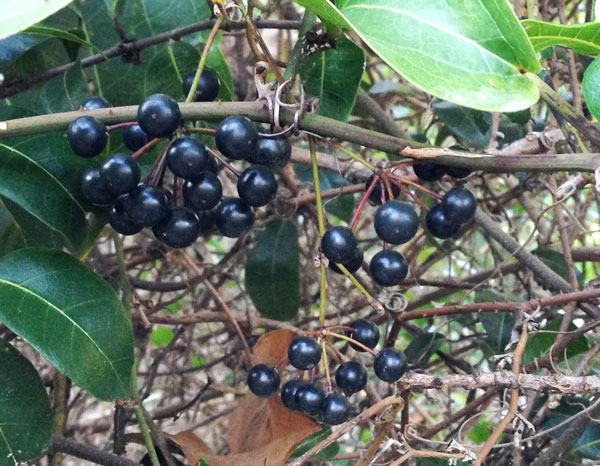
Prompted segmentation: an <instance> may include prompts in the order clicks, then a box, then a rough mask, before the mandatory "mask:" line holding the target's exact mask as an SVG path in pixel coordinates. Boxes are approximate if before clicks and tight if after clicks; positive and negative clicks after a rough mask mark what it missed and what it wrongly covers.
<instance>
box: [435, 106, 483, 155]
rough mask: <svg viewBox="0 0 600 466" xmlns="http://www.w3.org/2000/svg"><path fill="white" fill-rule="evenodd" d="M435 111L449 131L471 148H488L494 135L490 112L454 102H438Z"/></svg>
mask: <svg viewBox="0 0 600 466" xmlns="http://www.w3.org/2000/svg"><path fill="white" fill-rule="evenodd" d="M433 110H434V111H435V114H436V115H437V116H439V117H440V118H441V120H442V121H443V122H444V123H445V124H446V126H447V127H448V129H449V130H450V131H451V132H452V133H453V134H454V135H456V136H457V137H458V138H460V139H461V140H464V141H465V142H467V143H468V144H469V146H471V147H475V148H482V147H487V146H488V144H489V142H490V137H491V135H492V118H491V115H490V114H489V113H488V112H482V111H480V110H474V109H472V108H467V107H463V106H461V105H456V104H453V103H452V102H436V103H435V104H433Z"/></svg>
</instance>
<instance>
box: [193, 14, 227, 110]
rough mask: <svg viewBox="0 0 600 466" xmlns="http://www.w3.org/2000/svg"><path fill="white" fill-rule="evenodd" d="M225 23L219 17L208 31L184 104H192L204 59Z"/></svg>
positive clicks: (204, 63) (223, 19)
mask: <svg viewBox="0 0 600 466" xmlns="http://www.w3.org/2000/svg"><path fill="white" fill-rule="evenodd" d="M223 21H225V16H219V17H218V18H217V21H216V22H215V24H214V26H213V28H212V29H211V30H210V35H209V36H208V40H207V41H206V44H204V50H202V55H201V56H200V61H199V62H198V68H196V74H195V75H194V82H192V87H190V92H188V95H187V97H186V98H185V101H186V102H193V101H194V96H195V95H196V89H198V83H199V82H200V77H201V76H202V71H204V65H206V59H207V58H208V54H209V53H210V49H211V47H212V44H213V42H214V41H215V39H216V37H217V33H218V32H219V28H220V27H221V24H223Z"/></svg>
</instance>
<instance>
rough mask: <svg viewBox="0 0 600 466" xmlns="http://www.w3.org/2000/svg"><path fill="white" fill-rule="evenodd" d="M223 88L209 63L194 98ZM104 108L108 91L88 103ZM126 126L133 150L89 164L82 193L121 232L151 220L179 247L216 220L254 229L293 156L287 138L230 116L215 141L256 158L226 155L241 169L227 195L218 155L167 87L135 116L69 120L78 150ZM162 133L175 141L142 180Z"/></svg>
mask: <svg viewBox="0 0 600 466" xmlns="http://www.w3.org/2000/svg"><path fill="white" fill-rule="evenodd" d="M194 75H195V71H191V72H190V73H188V74H187V75H186V76H185V78H184V80H183V92H184V94H186V95H187V94H188V93H189V92H190V89H191V86H192V82H193V80H194ZM219 87H220V83H219V78H218V76H217V74H216V73H215V72H214V71H213V70H211V69H208V68H207V69H205V70H204V71H203V73H202V75H201V77H200V80H199V84H198V87H197V89H196V93H195V100H196V101H210V100H214V99H216V98H217V95H218V94H219ZM106 107H110V104H109V103H108V102H107V101H106V100H105V99H103V98H102V97H91V98H89V99H86V100H85V101H84V102H83V103H82V108H83V109H84V110H91V109H98V108H106ZM123 126H124V128H123V143H124V144H125V146H126V147H127V148H128V149H129V150H131V151H132V152H133V154H132V155H130V154H126V153H117V154H113V155H111V156H109V157H108V158H106V159H105V160H104V161H103V162H102V164H100V165H98V166H95V167H93V168H91V169H89V170H88V171H87V172H86V173H85V175H84V177H83V179H82V183H81V188H82V192H83V194H84V196H85V197H86V198H87V199H88V201H89V202H90V203H91V204H93V205H96V206H100V207H107V208H108V209H109V223H110V225H111V226H112V228H113V229H114V230H115V231H117V232H119V233H121V234H124V235H134V234H136V233H138V232H140V231H141V230H142V228H144V227H149V228H152V231H153V233H154V235H155V236H156V238H157V239H159V240H160V241H162V242H163V243H165V244H167V245H168V246H171V247H176V248H181V247H187V246H189V245H191V244H192V243H193V242H194V241H195V240H196V239H197V238H198V236H199V235H200V234H206V233H209V232H211V231H212V230H213V229H214V228H215V227H216V229H217V230H218V231H219V232H220V233H221V234H223V235H224V236H228V237H238V236H240V235H242V234H244V233H245V232H247V231H248V230H250V228H251V227H252V225H253V224H254V218H255V212H254V209H255V208H257V207H262V206H265V205H267V204H268V203H269V202H270V201H272V200H273V199H274V198H275V195H276V193H277V189H278V183H277V178H276V175H275V171H277V170H280V169H282V168H283V167H284V166H285V165H286V164H287V162H288V161H289V159H290V157H291V146H290V144H289V142H288V141H287V140H286V139H278V138H271V137H267V136H268V135H260V134H259V133H258V130H257V128H256V126H255V125H254V123H252V122H251V121H250V120H249V119H248V118H246V117H243V116H231V117H229V118H226V119H225V120H223V121H222V122H221V123H220V124H219V126H218V127H217V129H216V131H215V132H214V134H215V143H216V146H217V148H218V149H219V151H220V152H221V154H222V155H223V156H224V157H226V158H227V159H229V160H245V161H248V162H250V163H251V164H252V165H251V166H250V167H248V168H246V169H245V170H244V171H243V172H241V173H239V172H238V171H237V170H236V169H235V168H234V167H232V166H231V165H230V164H229V163H228V162H226V161H223V164H224V165H225V166H226V167H227V168H228V169H230V170H231V171H233V172H234V173H235V174H236V175H237V176H238V181H237V191H238V196H239V197H223V186H222V184H221V181H220V179H219V177H218V173H219V164H218V162H217V160H216V158H215V156H214V154H213V153H211V151H210V149H208V148H207V147H206V146H205V145H204V144H202V143H201V142H199V141H198V140H196V139H195V138H193V137H189V136H183V135H182V133H184V132H185V131H186V128H185V127H183V126H182V117H181V111H180V109H179V105H178V104H177V102H176V101H175V100H174V99H172V98H171V97H169V96H167V95H164V94H155V95H152V96H150V97H148V98H147V99H145V100H144V101H143V102H142V103H141V105H140V106H139V108H138V113H137V122H131V123H125V124H120V125H115V126H114V127H108V128H107V127H106V126H105V125H104V124H103V123H102V122H100V121H98V120H97V119H95V118H93V117H90V116H82V117H79V118H77V119H76V120H74V121H73V122H72V123H71V125H70V126H69V129H68V131H67V140H68V142H69V145H70V147H71V149H72V150H73V152H75V153H76V154H77V155H79V156H81V157H86V158H89V157H96V156H97V155H99V154H100V153H101V152H102V151H103V150H104V149H105V147H106V144H107V141H108V132H109V131H111V130H113V129H116V128H121V127H123ZM174 135H175V136H176V137H173V136H174ZM162 138H171V140H170V142H169V144H168V146H167V147H166V148H165V150H164V151H163V153H162V154H161V156H159V157H158V159H157V161H156V163H155V165H154V167H153V168H152V170H151V171H150V174H149V175H148V176H147V177H146V179H145V180H143V181H142V182H140V181H141V174H142V170H141V168H140V165H139V163H138V159H139V157H141V156H142V155H144V154H145V153H146V152H148V150H150V148H151V147H153V146H154V145H155V144H156V143H157V142H159V140H160V139H162ZM166 168H168V169H169V171H170V172H171V174H172V175H173V182H172V191H169V190H167V189H166V188H165V187H164V182H165V173H166Z"/></svg>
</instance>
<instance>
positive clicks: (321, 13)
mask: <svg viewBox="0 0 600 466" xmlns="http://www.w3.org/2000/svg"><path fill="white" fill-rule="evenodd" d="M295 1H296V3H298V4H299V5H302V6H303V7H304V8H307V9H309V10H311V11H312V12H313V13H315V14H316V15H317V16H318V17H319V18H321V21H323V22H324V23H329V24H333V25H335V26H340V27H345V28H348V29H351V25H350V24H348V22H347V21H346V19H345V18H344V17H343V16H342V15H341V14H340V12H339V10H338V9H337V8H336V7H335V6H333V3H331V2H324V1H323V0H295Z"/></svg>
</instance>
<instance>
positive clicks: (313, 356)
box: [288, 337, 322, 371]
mask: <svg viewBox="0 0 600 466" xmlns="http://www.w3.org/2000/svg"><path fill="white" fill-rule="evenodd" d="M321 351H322V350H321V346H320V345H319V343H318V342H317V340H315V339H314V338H311V337H297V338H295V339H294V340H293V341H292V342H291V343H290V346H289V347H288V359H289V360H290V364H291V365H292V366H294V367H295V368H296V369H300V370H302V371H305V370H308V369H312V368H313V367H316V366H317V364H319V361H320V360H321Z"/></svg>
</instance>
